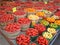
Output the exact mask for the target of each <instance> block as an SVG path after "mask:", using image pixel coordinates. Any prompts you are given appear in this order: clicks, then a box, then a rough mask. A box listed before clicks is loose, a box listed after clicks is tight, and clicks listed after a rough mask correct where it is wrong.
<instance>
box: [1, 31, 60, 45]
mask: <svg viewBox="0 0 60 45" xmlns="http://www.w3.org/2000/svg"><path fill="white" fill-rule="evenodd" d="M0 33H1V34H2V35H3V36H4V38H5V40H6V41H7V42H6V43H8V44H10V45H17V43H16V39H14V40H10V39H8V38H7V37H6V36H5V35H4V33H3V30H0ZM20 34H22V33H20ZM59 35H60V31H57V33H56V34H55V35H54V38H53V39H52V40H51V41H50V43H49V45H56V44H57V43H59V40H58V39H60V37H59ZM56 40H57V41H58V42H56ZM59 44H60V43H59Z"/></svg>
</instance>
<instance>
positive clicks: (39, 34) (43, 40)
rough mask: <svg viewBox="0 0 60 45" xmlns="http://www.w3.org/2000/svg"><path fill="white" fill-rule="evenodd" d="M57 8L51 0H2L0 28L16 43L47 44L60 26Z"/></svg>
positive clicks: (20, 44) (29, 44) (59, 11)
mask: <svg viewBox="0 0 60 45" xmlns="http://www.w3.org/2000/svg"><path fill="white" fill-rule="evenodd" d="M59 8H60V7H59V6H57V5H55V4H54V3H52V2H49V3H47V4H45V3H44V2H3V5H2V6H0V28H1V29H2V31H3V32H4V34H5V35H6V36H7V37H8V38H9V39H11V40H12V39H13V40H15V39H16V43H17V44H18V45H49V42H50V41H51V40H52V39H53V38H54V35H55V34H56V33H57V31H58V29H59V28H60V9H59Z"/></svg>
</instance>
